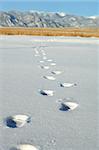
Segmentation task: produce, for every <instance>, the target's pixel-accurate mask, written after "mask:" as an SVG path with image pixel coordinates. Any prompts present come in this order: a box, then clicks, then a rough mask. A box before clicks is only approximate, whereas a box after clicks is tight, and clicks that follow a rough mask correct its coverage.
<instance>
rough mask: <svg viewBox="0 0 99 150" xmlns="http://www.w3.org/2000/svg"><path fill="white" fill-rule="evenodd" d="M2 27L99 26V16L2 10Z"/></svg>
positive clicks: (0, 15)
mask: <svg viewBox="0 0 99 150" xmlns="http://www.w3.org/2000/svg"><path fill="white" fill-rule="evenodd" d="M0 26H1V27H37V28H65V27H99V16H94V17H92V16H89V17H84V16H76V15H71V14H67V13H64V12H43V11H34V10H30V11H24V12H21V11H0Z"/></svg>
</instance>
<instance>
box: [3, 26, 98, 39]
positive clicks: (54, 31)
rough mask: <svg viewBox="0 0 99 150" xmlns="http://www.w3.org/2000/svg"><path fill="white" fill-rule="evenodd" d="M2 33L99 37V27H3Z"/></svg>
mask: <svg viewBox="0 0 99 150" xmlns="http://www.w3.org/2000/svg"><path fill="white" fill-rule="evenodd" d="M0 34H1V35H33V36H80V37H99V28H20V27H18V28H16V27H1V28H0Z"/></svg>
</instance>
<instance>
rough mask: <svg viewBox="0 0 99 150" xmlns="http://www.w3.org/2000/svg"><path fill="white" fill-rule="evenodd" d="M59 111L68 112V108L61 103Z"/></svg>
mask: <svg viewBox="0 0 99 150" xmlns="http://www.w3.org/2000/svg"><path fill="white" fill-rule="evenodd" d="M59 110H61V111H69V110H70V107H68V106H67V105H64V103H61V107H60V108H59Z"/></svg>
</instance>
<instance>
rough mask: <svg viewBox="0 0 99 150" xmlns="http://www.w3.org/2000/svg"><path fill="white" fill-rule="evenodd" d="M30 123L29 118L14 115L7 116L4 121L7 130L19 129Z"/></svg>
mask: <svg viewBox="0 0 99 150" xmlns="http://www.w3.org/2000/svg"><path fill="white" fill-rule="evenodd" d="M30 122H31V117H29V116H27V115H14V116H9V117H7V118H6V119H5V124H6V126H7V127H9V128H20V127H23V126H24V125H25V124H26V123H30Z"/></svg>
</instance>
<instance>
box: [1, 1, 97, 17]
mask: <svg viewBox="0 0 99 150" xmlns="http://www.w3.org/2000/svg"><path fill="white" fill-rule="evenodd" d="M0 10H3V11H9V10H20V11H27V10H37V11H48V12H57V11H58V12H66V13H68V14H74V15H81V16H94V15H99V2H98V0H90V1H89V0H87V1H85V0H79V1H78V0H68V1H67V0H61V1H60V0H44V1H42V0H41V1H40V0H36V1H34V0H13V1H11V0H0Z"/></svg>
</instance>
